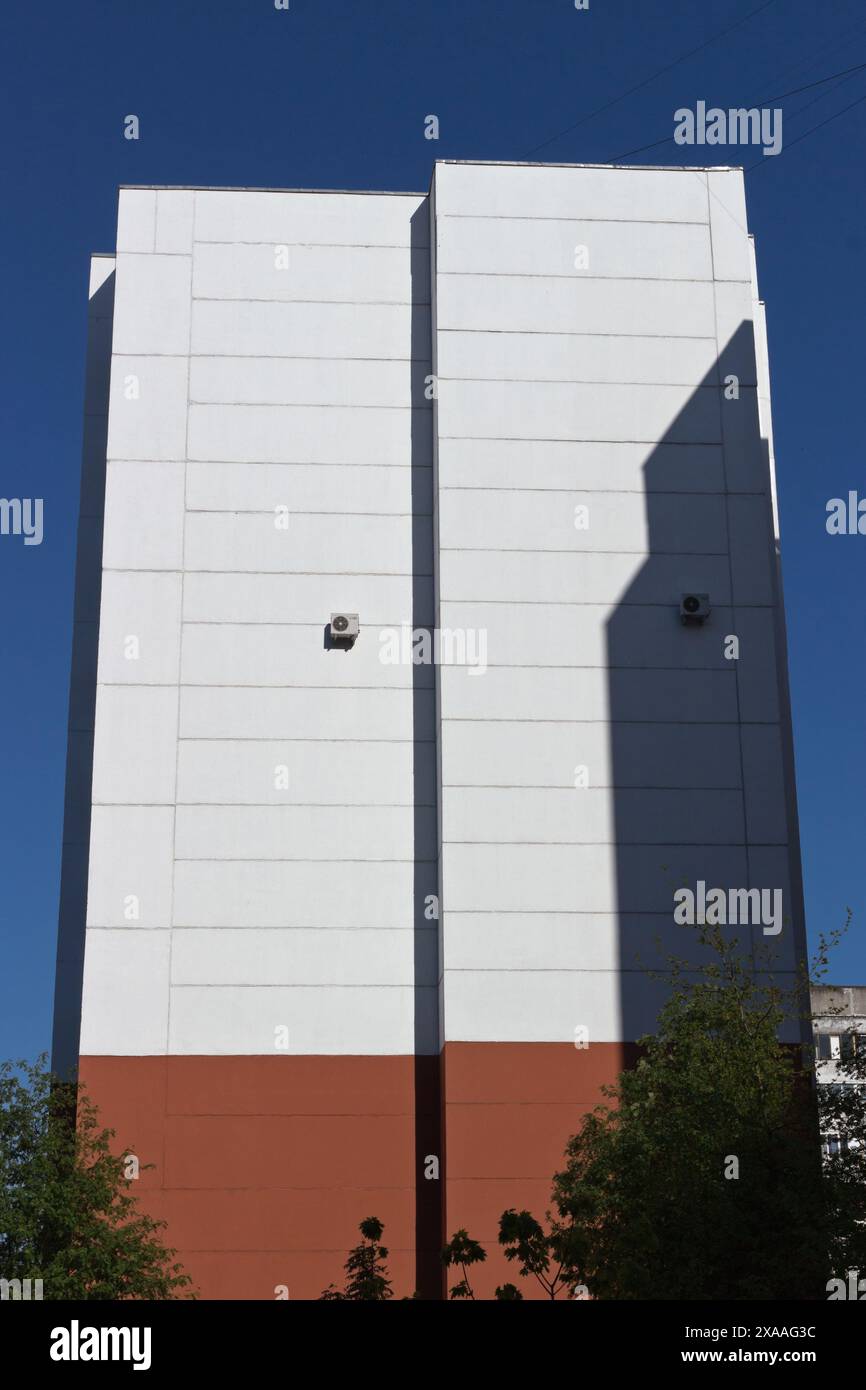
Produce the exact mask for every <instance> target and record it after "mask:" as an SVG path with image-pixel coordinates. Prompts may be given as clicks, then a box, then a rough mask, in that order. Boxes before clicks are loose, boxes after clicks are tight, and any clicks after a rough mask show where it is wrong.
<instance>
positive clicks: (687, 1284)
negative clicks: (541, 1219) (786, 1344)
mask: <svg viewBox="0 0 866 1390" xmlns="http://www.w3.org/2000/svg"><path fill="white" fill-rule="evenodd" d="M697 936H698V939H699V940H700V943H701V946H702V947H703V948H705V952H706V953H707V955H706V957H705V960H704V963H703V964H702V965H700V966H698V967H697V968H695V965H694V963H692V964H688V963H687V962H686V961H682V960H671V961H670V962H669V966H670V971H669V976H670V986H671V988H670V993H669V996H668V998H667V1002H666V1003H665V1005H664V1007H663V1008H662V1010H661V1014H660V1017H659V1023H658V1029H657V1032H656V1033H654V1034H652V1035H649V1036H647V1037H644V1038H642V1039H640V1047H641V1055H640V1060H639V1061H638V1063H637V1065H636V1066H635V1067H634V1068H633V1069H631V1070H629V1071H626V1072H623V1073H622V1074H621V1075H620V1077H619V1080H618V1082H617V1084H616V1085H615V1086H612V1087H606V1088H605V1095H606V1097H607V1102H608V1103H606V1104H602V1105H600V1106H598V1107H597V1108H596V1109H595V1110H594V1111H593V1112H592V1113H591V1114H589V1115H587V1116H585V1117H584V1120H583V1123H582V1126H581V1129H580V1131H579V1132H578V1133H577V1134H576V1135H575V1136H574V1137H573V1138H572V1139H571V1140H570V1141H569V1143H568V1145H567V1148H566V1164H565V1167H564V1168H563V1170H562V1172H560V1173H558V1174H557V1175H556V1177H555V1179H554V1190H553V1201H554V1205H555V1207H556V1212H557V1219H556V1220H555V1221H554V1234H555V1236H556V1237H557V1240H558V1242H559V1245H558V1248H559V1250H560V1252H561V1254H562V1258H563V1262H564V1267H565V1271H566V1274H567V1275H568V1276H569V1277H570V1279H571V1280H572V1281H573V1282H574V1283H577V1282H580V1283H583V1284H585V1285H586V1286H587V1287H588V1289H589V1292H590V1295H591V1296H592V1297H594V1298H604V1299H696V1300H700V1299H708V1300H709V1299H713V1300H714V1299H726V1298H727V1299H803V1298H826V1296H827V1293H826V1289H827V1281H828V1279H829V1278H830V1277H831V1276H832V1275H833V1274H834V1273H837V1272H839V1271H840V1270H844V1269H846V1268H849V1267H859V1268H864V1267H866V1225H864V1221H866V1143H864V1142H863V1141H864V1140H866V1087H859V1088H858V1087H852V1088H851V1094H850V1095H849V1096H848V1097H847V1099H846V1102H845V1107H844V1115H843V1116H841V1117H840V1116H839V1115H837V1117H836V1118H837V1119H840V1120H841V1122H843V1123H844V1127H845V1132H846V1133H847V1134H848V1135H850V1136H852V1137H854V1138H855V1140H858V1139H859V1141H860V1144H861V1146H860V1148H858V1149H855V1150H853V1151H852V1152H849V1153H848V1154H846V1155H845V1156H844V1158H845V1160H846V1161H842V1156H840V1159H839V1160H832V1161H830V1162H827V1163H824V1164H823V1165H822V1162H821V1152H820V1143H819V1123H818V1108H819V1105H820V1106H821V1107H822V1108H823V1109H824V1110H826V1109H827V1108H828V1107H829V1106H831V1105H832V1104H835V1102H831V1101H829V1100H824V1099H823V1098H822V1099H821V1100H820V1101H817V1102H816V1095H815V1085H814V1080H815V1072H814V1052H813V1050H812V1049H811V1048H810V1047H808V1046H805V1047H799V1046H796V1045H791V1046H780V1045H779V1038H780V1036H785V1033H784V1032H783V1029H784V1028H785V1026H786V1025H787V1028H788V1033H787V1035H788V1036H789V1037H790V1036H791V1030H792V1028H797V1027H798V1026H799V1024H800V1023H801V1022H803V1021H804V1020H805V1018H806V1017H809V1018H811V1013H810V1011H808V1010H806V1011H805V1012H804V986H805V981H804V980H803V979H800V978H798V979H797V980H796V982H795V983H794V985H793V986H791V985H790V984H785V985H784V986H783V985H782V984H780V983H779V982H778V980H777V979H776V978H775V977H774V975H773V962H772V959H771V958H770V957H769V956H767V957H760V958H759V959H758V961H757V962H755V961H753V960H752V959H750V958H749V957H744V954H743V951H742V950H741V948H740V947H739V945H738V943H737V942H736V940H732V939H726V938H725V936H724V935H723V933H722V931H721V929H720V928H718V927H711V926H706V927H702V928H699V929H697ZM822 945H823V943H822ZM692 956H694V952H692ZM756 964H757V969H756V968H755V966H756ZM863 1060H864V1061H866V1059H863ZM864 1079H866V1078H864ZM825 1123H826V1117H822V1125H823V1124H825Z"/></svg>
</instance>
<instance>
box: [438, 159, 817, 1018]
mask: <svg viewBox="0 0 866 1390" xmlns="http://www.w3.org/2000/svg"><path fill="white" fill-rule="evenodd" d="M432 201H433V204H434V225H435V244H434V256H435V288H436V293H435V310H436V322H435V333H434V370H435V372H436V374H437V382H438V399H437V402H436V425H435V434H434V438H435V441H436V448H437V457H436V467H435V480H436V518H437V526H438V547H437V600H438V603H437V621H438V622H439V623H440V624H441V625H442V626H443V627H451V628H458V627H465V628H474V629H483V630H484V631H485V632H486V634H487V642H488V655H487V660H488V662H489V670H488V671H487V673H486V674H485V675H479V674H470V673H469V672H467V671H466V670H461V669H455V668H451V669H443V670H442V671H441V672H440V674H439V682H438V690H439V700H440V711H439V713H440V720H441V725H440V727H441V784H442V785H441V842H442V848H441V879H442V896H443V905H444V915H443V932H442V959H441V970H442V985H441V1009H442V1021H443V1035H444V1039H445V1040H446V1041H451V1040H470V1041H497V1040H499V1041H504V1040H513V1041H569V1040H571V1039H572V1038H573V1036H574V1029H575V1027H576V1026H577V1025H580V1024H584V1025H587V1026H588V1027H589V1030H590V1040H591V1041H592V1040H596V1041H606V1040H617V1039H619V1038H622V1037H635V1036H637V1034H638V1033H639V1032H640V1031H642V1030H644V1029H646V1028H647V1027H649V1026H651V1024H652V1019H653V1013H654V1009H655V1007H657V1004H658V1001H659V998H660V995H659V991H658V989H657V988H656V987H655V986H654V985H653V984H652V982H651V981H649V980H648V978H647V976H646V975H645V974H644V973H643V971H644V970H645V969H646V967H647V966H649V967H652V966H655V965H657V964H658V963H659V957H658V954H657V951H656V949H655V947H654V945H653V939H654V938H655V937H656V936H659V937H661V939H662V942H663V946H664V949H666V950H667V949H670V950H675V951H678V952H679V953H680V954H683V955H686V954H689V948H690V939H689V937H688V935H687V933H686V932H684V930H683V929H681V928H677V927H674V925H673V921H672V908H673V892H674V889H675V888H676V887H678V886H680V885H681V884H683V883H686V884H687V883H691V884H692V885H694V884H695V882H696V880H697V879H698V878H703V879H704V880H705V882H706V883H707V884H708V885H709V886H716V885H718V886H723V887H735V886H743V887H747V886H753V885H754V886H767V887H777V886H778V887H781V888H782V889H783V891H784V895H785V896H784V900H785V904H786V911H787V913H788V920H787V922H786V924H785V928H784V932H783V937H782V941H781V945H780V948H779V949H780V954H781V958H782V961H783V963H786V964H787V965H788V967H790V964H791V963H792V961H793V959H794V955H795V950H796V947H797V946H798V945H799V944H800V941H801V937H800V933H801V932H802V920H801V916H800V910H799V896H798V895H799V878H798V869H797V866H796V863H795V862H794V861H795V860H796V845H795V844H794V841H795V840H796V835H795V832H794V830H793V825H792V821H791V816H790V810H791V806H792V801H793V774H792V764H789V762H788V761H787V753H786V744H785V725H784V723H782V724H780V722H779V721H780V700H779V690H780V680H781V674H780V659H781V661H783V660H784V651H783V646H782V645H781V639H780V636H779V631H778V626H777V623H778V615H779V610H778V595H777V587H776V584H777V581H776V563H775V557H774V553H773V531H772V524H771V516H770V509H769V500H768V495H769V468H768V460H767V459H766V458H765V449H764V445H763V444H762V431H761V428H760V426H759V422H758V411H757V393H758V385H757V383H758V382H759V381H761V382H763V377H762V376H760V375H758V374H757V373H756V363H755V349H754V343H753V325H754V323H755V319H756V311H755V302H754V301H755V294H754V293H753V286H752V261H751V255H750V246H749V239H748V234H747V230H746V220H745V203H744V198H743V186H742V175H741V173H740V172H739V171H735V170H718V171H711V172H709V173H707V172H704V171H700V170H629V169H593V168H581V167H531V166H514V165H470V164H451V163H447V162H445V163H440V164H437V166H436V171H435V177H434V186H433V192H432ZM579 247H584V248H586V250H587V252H588V267H587V268H577V267H578V265H579V264H580V263H581V262H583V261H584V260H585V259H586V258H585V255H584V253H583V252H580V253H579V254H578V255H577V256H576V255H575V252H576V249H577V248H579ZM731 372H735V373H736V374H737V375H738V376H739V399H738V400H737V401H735V402H734V401H727V400H726V399H725V398H724V395H723V391H722V386H723V382H724V378H725V377H726V376H727V375H728V374H729V373H731ZM762 395H763V398H764V399H763V400H762V419H766V406H767V405H768V387H767V386H766V385H763V386H762ZM763 433H764V436H765V437H766V435H767V434H768V426H767V425H766V424H765V426H764V431H763ZM579 505H582V506H585V507H587V508H588V510H589V519H590V524H589V529H588V530H576V529H575V524H574V523H575V507H576V506H579ZM690 589H696V590H699V591H708V592H709V593H710V596H711V601H712V604H713V615H712V619H711V621H710V623H709V624H708V625H707V626H706V628H704V629H702V630H691V629H686V628H684V627H682V625H681V624H680V622H679V617H678V609H679V599H680V594H681V593H682V592H684V591H687V590H690ZM729 633H733V634H736V635H738V636H739V638H740V643H741V654H740V659H739V661H738V662H732V661H729V660H726V659H725V654H724V640H723V639H724V637H725V635H726V634H729ZM612 668H613V669H612ZM781 718H782V720H783V721H784V720H786V719H787V708H786V697H785V699H783V701H782V714H781ZM578 765H585V766H586V768H587V769H588V777H589V787H588V789H583V788H580V789H577V788H575V785H574V780H575V768H576V767H577V766H578ZM789 843H791V844H793V845H794V847H793V849H791V850H790V851H789ZM740 935H741V937H743V936H744V937H745V938H746V940H747V941H748V940H750V939H751V940H752V941H753V943H754V944H755V945H757V944H760V943H761V941H762V940H763V936H762V932H761V928H760V927H756V928H752V929H750V928H749V927H746V928H744V929H743V930H741V932H740ZM638 956H640V957H641V959H640V960H639V959H638Z"/></svg>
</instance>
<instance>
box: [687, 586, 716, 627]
mask: <svg viewBox="0 0 866 1390" xmlns="http://www.w3.org/2000/svg"><path fill="white" fill-rule="evenodd" d="M709 616H710V596H709V594H682V595H681V597H680V621H681V622H682V623H685V625H686V626H687V627H695V626H698V627H699V626H700V625H701V623H705V622H706V621H707V618H708V617H709Z"/></svg>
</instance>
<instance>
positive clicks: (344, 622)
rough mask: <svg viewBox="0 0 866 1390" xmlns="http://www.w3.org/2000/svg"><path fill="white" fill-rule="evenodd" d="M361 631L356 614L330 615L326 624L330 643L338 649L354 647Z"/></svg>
mask: <svg viewBox="0 0 866 1390" xmlns="http://www.w3.org/2000/svg"><path fill="white" fill-rule="evenodd" d="M360 631H361V624H360V622H359V620H358V614H357V613H332V614H331V621H330V623H329V624H328V634H329V636H330V638H331V641H332V642H333V643H334V644H335V645H336V646H338V647H351V646H354V644H355V642H356V641H357V640H358V635H359V633H360Z"/></svg>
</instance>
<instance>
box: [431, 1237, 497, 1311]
mask: <svg viewBox="0 0 866 1390" xmlns="http://www.w3.org/2000/svg"><path fill="white" fill-rule="evenodd" d="M486 1259H487V1251H486V1250H485V1249H484V1246H483V1245H480V1244H479V1243H478V1241H477V1240H473V1239H472V1237H471V1236H470V1234H469V1232H468V1231H466V1230H464V1229H463V1228H462V1227H461V1229H460V1230H459V1231H455V1232H454V1234H453V1236H452V1237H451V1239H450V1240H449V1242H448V1244H447V1245H445V1246H444V1247H443V1249H442V1263H443V1264H444V1266H445V1268H446V1269H451V1268H452V1267H453V1266H455V1265H456V1266H457V1268H458V1269H459V1270H460V1272H461V1274H462V1276H463V1277H462V1278H461V1279H460V1281H459V1282H458V1283H456V1284H453V1285H452V1287H451V1289H450V1291H449V1294H448V1297H449V1298H471V1299H474V1298H475V1294H474V1292H473V1290H472V1285H471V1284H470V1282H469V1266H470V1265H477V1264H482V1263H483V1262H484V1261H485V1260H486Z"/></svg>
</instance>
